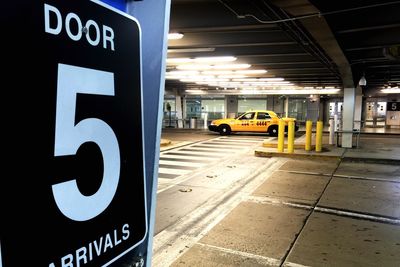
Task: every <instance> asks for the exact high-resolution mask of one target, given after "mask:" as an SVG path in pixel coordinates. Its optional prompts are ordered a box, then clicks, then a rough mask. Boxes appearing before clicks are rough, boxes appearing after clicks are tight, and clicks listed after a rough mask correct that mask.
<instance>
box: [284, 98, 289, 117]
mask: <svg viewBox="0 0 400 267" xmlns="http://www.w3.org/2000/svg"><path fill="white" fill-rule="evenodd" d="M285 117H286V118H287V117H289V96H287V97H286V98H285Z"/></svg>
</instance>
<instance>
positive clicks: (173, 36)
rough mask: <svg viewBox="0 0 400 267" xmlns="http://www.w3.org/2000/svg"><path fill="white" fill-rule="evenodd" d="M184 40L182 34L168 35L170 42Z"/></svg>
mask: <svg viewBox="0 0 400 267" xmlns="http://www.w3.org/2000/svg"><path fill="white" fill-rule="evenodd" d="M182 38H183V34H182V33H178V32H173V33H168V40H179V39H182Z"/></svg>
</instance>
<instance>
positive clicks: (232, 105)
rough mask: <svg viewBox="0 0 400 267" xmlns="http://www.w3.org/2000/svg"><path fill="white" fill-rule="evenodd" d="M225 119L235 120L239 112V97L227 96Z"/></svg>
mask: <svg viewBox="0 0 400 267" xmlns="http://www.w3.org/2000/svg"><path fill="white" fill-rule="evenodd" d="M225 110H226V112H225V118H233V117H235V116H236V114H237V112H238V97H237V96H236V95H226V96H225Z"/></svg>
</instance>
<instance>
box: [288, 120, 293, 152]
mask: <svg viewBox="0 0 400 267" xmlns="http://www.w3.org/2000/svg"><path fill="white" fill-rule="evenodd" d="M293 152H294V120H293V119H290V120H289V122H288V153H293Z"/></svg>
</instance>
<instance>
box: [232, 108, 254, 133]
mask: <svg viewBox="0 0 400 267" xmlns="http://www.w3.org/2000/svg"><path fill="white" fill-rule="evenodd" d="M255 115H256V113H255V112H246V113H245V114H243V115H242V116H240V117H239V118H238V119H237V120H236V121H235V127H234V129H232V130H233V131H237V132H248V131H253V128H254V125H255V120H254V118H255Z"/></svg>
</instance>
